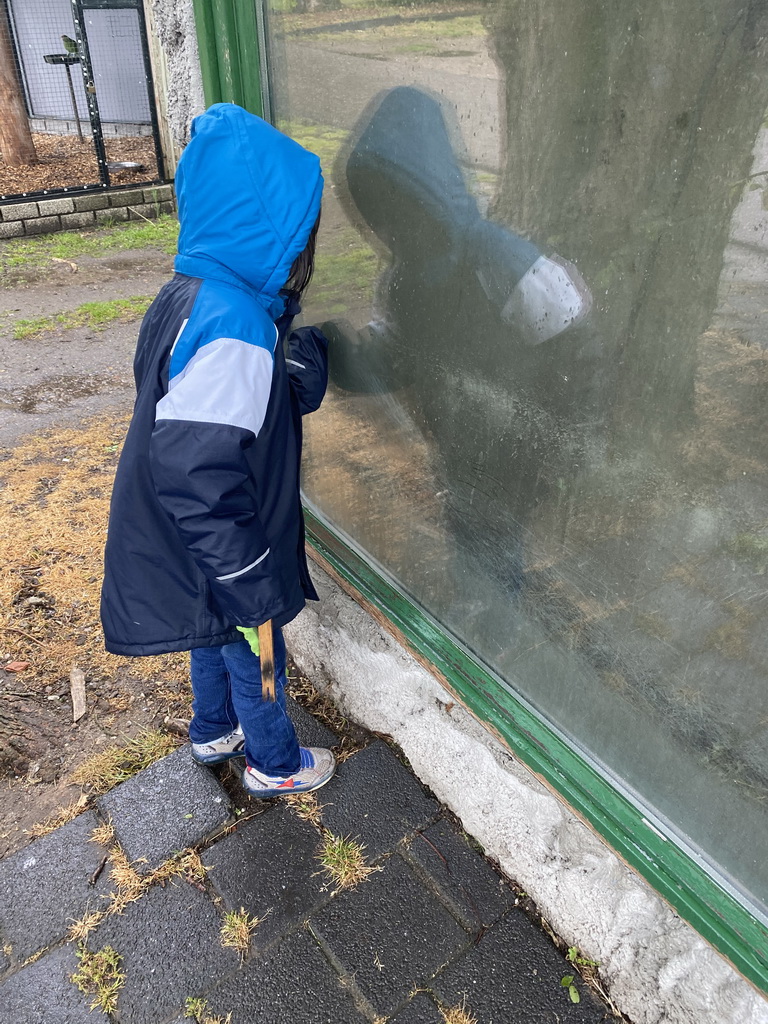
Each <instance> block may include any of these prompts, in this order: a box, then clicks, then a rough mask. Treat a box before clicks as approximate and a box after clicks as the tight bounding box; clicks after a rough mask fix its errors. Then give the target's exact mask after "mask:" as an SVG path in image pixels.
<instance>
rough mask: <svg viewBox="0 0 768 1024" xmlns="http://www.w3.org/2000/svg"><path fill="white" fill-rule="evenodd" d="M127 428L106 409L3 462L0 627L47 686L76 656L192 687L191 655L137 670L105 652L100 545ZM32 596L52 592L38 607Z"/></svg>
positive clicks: (103, 667) (110, 669) (94, 673)
mask: <svg viewBox="0 0 768 1024" xmlns="http://www.w3.org/2000/svg"><path fill="white" fill-rule="evenodd" d="M126 426H127V420H117V421H115V420H114V418H108V417H103V418H99V419H95V420H92V421H90V422H88V423H86V424H85V425H84V426H83V427H78V428H72V429H67V430H55V431H49V432H45V433H41V434H38V435H35V436H34V437H29V438H26V439H24V440H22V441H21V442H19V444H18V445H16V446H15V447H14V448H12V449H9V450H8V452H7V454H8V457H7V458H6V459H4V460H3V462H2V463H0V547H2V549H3V570H4V571H3V573H2V575H1V576H0V635H2V637H3V644H4V646H5V647H6V648H7V649H8V650H9V651H10V653H11V658H12V660H18V661H28V662H30V663H31V667H30V670H29V671H30V672H34V675H35V677H36V680H38V681H39V682H40V683H41V685H45V684H46V683H51V684H54V683H56V682H59V681H61V680H62V679H68V678H69V673H70V670H71V668H72V665H73V664H75V663H76V664H78V665H79V666H80V667H81V668H82V669H83V671H84V672H85V674H86V676H87V678H88V679H89V680H99V679H112V678H113V677H114V675H115V673H116V672H117V670H118V669H120V668H122V669H123V670H124V671H128V672H132V671H133V672H136V671H140V672H141V678H143V679H146V678H151V679H156V680H164V681H167V682H171V681H177V680H184V681H185V686H186V685H188V683H187V682H186V681H187V680H188V666H187V657H186V655H185V654H176V655H166V656H163V657H157V658H142V659H141V666H140V668H139V667H138V666H137V665H136V664H135V659H131V658H118V657H116V656H115V655H112V654H107V652H106V651H105V650H104V645H103V641H102V635H101V628H100V624H99V591H100V587H101V578H102V553H103V548H104V541H105V539H106V532H107V518H108V512H109V497H110V493H111V489H112V480H113V477H114V469H115V463H116V456H117V452H118V450H119V448H120V445H121V444H122V441H123V437H124V435H125V430H126ZM28 597H42V598H43V599H44V600H43V603H41V604H36V605H33V606H30V605H27V604H26V603H25V601H26V599H27V598H28ZM53 619H55V628H54V627H52V621H53ZM182 696H184V695H182Z"/></svg>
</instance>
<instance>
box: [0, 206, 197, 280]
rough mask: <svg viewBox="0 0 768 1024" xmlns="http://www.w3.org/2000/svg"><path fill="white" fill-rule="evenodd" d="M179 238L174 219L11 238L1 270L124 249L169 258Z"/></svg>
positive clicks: (2, 250) (0, 251)
mask: <svg viewBox="0 0 768 1024" xmlns="http://www.w3.org/2000/svg"><path fill="white" fill-rule="evenodd" d="M178 234H179V222H178V220H177V219H176V217H172V216H170V215H169V214H165V215H163V216H162V217H158V218H157V220H152V221H142V222H141V223H138V222H135V223H134V222H131V223H128V224H116V225H115V226H114V227H110V228H106V229H104V230H99V231H61V232H58V233H56V234H53V235H38V236H36V237H35V238H12V239H9V240H8V241H7V242H4V243H3V244H2V246H0V267H2V269H4V270H12V269H23V268H32V267H42V266H45V265H46V264H47V263H50V261H51V260H65V261H68V262H69V261H72V260H76V259H78V258H79V257H81V256H106V255H109V254H110V253H114V252H124V251H125V250H128V249H159V250H160V251H161V252H166V253H169V254H170V255H173V254H174V253H175V252H176V242H177V239H178Z"/></svg>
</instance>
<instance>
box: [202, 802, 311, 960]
mask: <svg viewBox="0 0 768 1024" xmlns="http://www.w3.org/2000/svg"><path fill="white" fill-rule="evenodd" d="M320 843H321V839H320V833H319V832H318V830H317V829H316V828H315V827H314V826H313V825H311V824H310V823H309V822H307V821H302V820H301V819H300V818H299V817H298V816H297V815H296V814H295V813H294V812H293V811H292V810H291V809H290V807H288V806H286V805H284V804H281V805H278V806H276V807H271V808H270V809H269V810H267V811H265V812H264V813H262V814H259V815H258V816H257V817H255V818H252V819H251V820H250V821H246V822H243V823H242V824H241V825H238V827H237V831H236V832H234V833H233V834H232V835H230V836H227V838H226V839H222V840H220V841H219V842H218V843H216V844H215V845H214V846H213V847H211V848H210V849H209V850H208V851H207V852H206V854H205V855H204V857H203V863H204V864H205V865H206V866H209V865H210V867H211V870H210V873H209V875H208V879H209V881H210V883H211V885H212V886H213V887H214V889H215V890H216V891H217V893H219V895H221V897H222V898H223V899H224V901H225V903H226V904H227V905H228V907H230V908H231V909H233V910H237V909H239V908H240V907H243V908H244V909H245V910H247V911H248V913H249V914H253V915H255V916H256V917H259V918H264V920H263V921H262V922H261V924H260V925H259V926H258V928H257V929H256V932H255V934H254V938H253V941H254V944H255V945H256V946H258V947H260V948H263V947H264V946H266V945H267V944H268V943H270V942H272V941H274V940H275V939H276V938H278V937H279V936H281V935H284V934H285V933H286V932H288V931H291V930H292V929H294V928H296V926H297V925H299V924H300V923H301V922H302V921H304V920H305V919H306V918H307V917H308V916H309V915H310V913H311V912H312V911H313V910H314V909H316V908H318V907H320V906H322V905H323V904H325V903H327V902H328V900H329V898H330V891H329V887H328V879H327V877H326V876H325V875H324V874H323V873H322V869H321V866H320V862H319V861H318V859H317V855H318V853H319V851H320Z"/></svg>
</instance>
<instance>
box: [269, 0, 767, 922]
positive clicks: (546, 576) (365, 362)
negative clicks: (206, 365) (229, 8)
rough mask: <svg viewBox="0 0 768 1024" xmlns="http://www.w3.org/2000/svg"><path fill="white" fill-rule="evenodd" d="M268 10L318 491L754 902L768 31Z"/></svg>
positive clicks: (762, 741) (334, 517)
mask: <svg viewBox="0 0 768 1024" xmlns="http://www.w3.org/2000/svg"><path fill="white" fill-rule="evenodd" d="M756 11H757V7H756V6H755V5H743V4H740V3H736V2H735V0H708V2H706V3H705V4H703V5H702V4H693V3H678V4H674V5H669V4H665V3H663V2H662V0H653V2H652V3H649V4H646V5H642V6H641V7H639V8H638V7H633V8H632V9H631V10H627V8H626V5H622V4H613V3H606V2H601V0H586V2H583V3H579V4H567V5H563V4H552V3H549V2H546V0H506V2H503V3H502V2H499V0H488V2H487V3H485V4H481V5H476V6H472V5H467V4H465V3H461V4H459V3H452V2H450V0H448V2H441V3H439V4H438V3H435V4H422V5H416V6H413V5H411V4H405V3H399V4H398V3H393V2H390V3H385V2H382V0H379V2H378V3H370V2H366V3H365V4H364V5H362V4H359V3H354V2H349V3H348V2H344V0H316V2H313V0H280V2H279V3H278V2H277V0H275V7H274V9H273V10H271V11H270V12H269V15H268V29H269V32H268V36H269V44H270V54H271V69H272V78H273V96H272V102H273V108H274V111H275V116H276V119H277V121H278V123H279V124H280V125H281V126H282V127H284V128H286V129H287V130H288V131H290V132H291V133H292V134H293V135H294V136H295V137H296V138H297V139H299V140H300V141H301V142H303V143H304V144H306V145H307V146H308V147H310V148H312V149H314V150H315V151H316V152H317V153H318V154H319V155H320V156H321V158H322V161H323V166H324V170H325V174H326V179H327V183H328V185H327V191H326V199H325V203H324V211H323V224H322V229H321V255H320V258H319V262H318V267H317V272H316V277H315V280H314V283H313V285H312V288H311V291H310V295H309V299H308V302H307V308H306V317H307V320H308V321H310V322H325V323H326V324H327V327H326V332H327V334H328V335H329V337H330V338H331V348H332V367H333V385H332V387H331V390H330V392H329V395H328V399H327V401H326V403H325V405H324V407H323V409H322V410H321V411H320V412H318V413H317V414H315V415H313V416H312V417H310V418H309V419H308V421H307V450H306V462H305V475H304V487H305V492H306V496H307V498H308V500H309V501H310V503H312V504H313V505H314V506H315V507H316V508H317V509H318V511H319V512H320V514H322V515H323V516H324V517H326V518H327V519H328V520H329V521H330V522H331V523H332V524H334V525H335V526H336V527H337V528H338V529H339V530H341V531H343V532H344V533H345V534H346V535H348V536H349V537H350V538H352V540H353V541H354V543H355V544H357V545H358V546H359V547H360V548H362V549H363V550H364V551H365V552H366V553H367V554H368V556H369V557H370V558H371V560H373V561H374V562H375V563H377V564H378V565H379V566H381V567H382V568H383V569H384V570H385V571H386V572H387V573H388V574H390V575H391V576H392V577H393V578H394V579H396V580H397V581H398V582H399V584H400V585H401V586H402V588H403V589H404V590H405V591H406V592H407V593H408V594H409V595H410V596H411V597H412V599H413V600H414V601H415V602H417V603H418V604H419V605H421V606H422V607H423V608H424V609H425V610H426V611H428V612H429V613H430V614H431V615H433V616H434V617H435V618H436V619H437V620H438V621H439V622H440V623H441V624H442V625H443V626H444V627H445V628H446V629H447V630H449V631H451V632H452V633H453V634H455V635H456V636H457V637H458V638H459V639H460V640H461V641H462V642H463V643H464V644H465V645H466V646H467V647H468V648H470V649H471V650H472V651H473V652H475V654H476V656H477V657H478V658H480V659H482V660H483V661H484V662H486V663H487V664H488V665H490V666H491V667H492V668H493V669H494V670H495V671H496V672H497V673H498V675H499V676H500V677H501V678H502V679H503V680H504V681H505V684H506V685H507V686H509V688H510V689H511V690H513V691H514V692H515V693H517V694H519V695H521V696H522V697H523V698H525V699H526V700H527V701H528V702H530V704H532V705H533V706H534V707H535V708H536V709H537V710H538V711H539V712H540V714H541V715H542V716H543V717H544V718H545V719H547V720H548V721H549V722H550V723H552V724H553V725H554V726H555V727H556V728H558V729H559V730H561V731H562V732H563V733H564V734H566V735H567V736H568V737H569V738H570V739H571V741H572V742H573V743H574V744H575V745H576V746H577V747H579V748H580V749H581V750H582V751H583V752H585V753H586V754H587V756H589V757H590V758H592V759H593V760H594V761H596V762H597V763H598V764H600V765H601V766H602V768H603V770H604V771H605V772H606V774H608V775H609V776H610V777H612V778H613V779H614V780H616V781H617V782H618V783H619V784H620V785H622V786H623V787H625V789H626V790H628V791H629V792H630V793H631V794H633V795H634V797H635V798H636V799H637V800H639V801H640V802H641V803H642V804H643V805H644V806H645V807H647V808H648V809H649V812H651V811H652V812H653V814H655V815H656V816H657V818H658V819H660V820H661V822H663V823H666V824H667V826H668V827H669V828H671V829H672V830H673V831H674V832H675V833H676V834H677V835H678V836H679V837H680V839H681V841H684V842H685V843H686V844H688V846H689V847H691V848H693V849H694V850H695V851H698V852H699V853H700V854H701V855H702V857H703V858H704V860H705V861H706V862H707V863H708V864H709V865H710V867H711V869H712V870H713V871H714V872H716V873H717V874H718V875H719V877H720V878H721V879H725V880H727V881H728V883H729V884H731V885H733V887H734V888H736V889H738V890H739V891H740V892H741V894H742V896H743V898H744V899H745V901H747V902H748V903H751V905H752V907H753V909H755V910H756V911H757V912H759V911H760V909H761V908H762V909H763V910H764V909H765V905H766V902H767V901H768V859H766V857H765V856H764V849H765V841H766V816H767V813H768V800H767V799H766V796H767V793H768V791H767V789H766V782H767V781H768V705H767V702H766V684H767V682H768V670H767V669H766V659H767V656H768V630H766V621H767V618H768V585H767V581H768V575H766V571H767V570H768V475H767V474H766V468H767V462H768V452H767V450H766V447H767V445H768V430H766V426H767V424H766V418H767V417H768V404H767V403H766V397H767V396H768V355H767V354H766V349H767V348H768V214H767V213H766V207H768V190H767V189H766V186H767V185H768V132H767V131H766V129H765V127H764V120H765V114H766V106H767V105H768V88H767V86H768V82H767V81H766V64H765V61H764V48H765V36H766V31H765V30H766V18H767V17H768V15H766V14H765V13H763V12H762V8H760V11H761V13H759V14H758V13H756Z"/></svg>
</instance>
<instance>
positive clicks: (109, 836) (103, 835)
mask: <svg viewBox="0 0 768 1024" xmlns="http://www.w3.org/2000/svg"><path fill="white" fill-rule="evenodd" d="M114 841H115V826H114V825H113V824H112V822H111V821H106V822H104V824H103V825H97V826H96V828H95V829H94V830H93V832H91V835H90V838H89V840H88V842H89V843H98V844H99V846H111V845H112V843H114Z"/></svg>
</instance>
